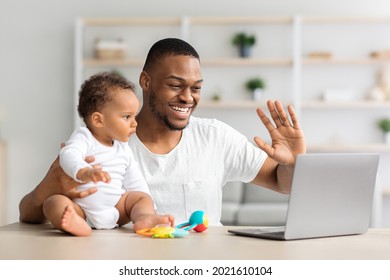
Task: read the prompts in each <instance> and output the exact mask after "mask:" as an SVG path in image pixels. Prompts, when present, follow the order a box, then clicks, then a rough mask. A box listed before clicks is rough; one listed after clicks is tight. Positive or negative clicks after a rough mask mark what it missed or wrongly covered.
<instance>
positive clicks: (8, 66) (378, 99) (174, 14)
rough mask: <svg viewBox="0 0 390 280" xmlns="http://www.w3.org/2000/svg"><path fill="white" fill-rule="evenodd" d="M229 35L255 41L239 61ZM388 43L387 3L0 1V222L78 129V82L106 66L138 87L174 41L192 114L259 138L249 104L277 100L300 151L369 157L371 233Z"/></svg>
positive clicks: (384, 168)
mask: <svg viewBox="0 0 390 280" xmlns="http://www.w3.org/2000/svg"><path fill="white" fill-rule="evenodd" d="M103 19H109V20H108V21H105V20H103ZM118 19H121V20H122V21H119V22H117V21H116V20H118ZM123 19H131V20H129V21H126V20H123ZM135 19H139V21H137V20H135ZM240 32H247V33H248V34H249V35H254V36H255V39H256V40H255V41H256V42H255V44H254V45H253V46H252V49H251V52H250V55H249V57H245V58H242V57H240V56H239V53H238V46H236V45H234V44H233V42H232V40H233V38H234V36H235V35H237V34H238V33H240ZM389 35H390V3H389V1H387V0H361V1H352V0H337V1H336V0H328V1H310V0H274V1H269V0H240V1H224V0H213V1H205V0H197V1H187V0H184V1H183V0H165V1H151V0H144V1H135V0H111V1H100V0H83V1H75V0H68V1H59V0H32V1H20V0H12V1H11V0H0V151H1V156H0V162H1V165H0V167H1V168H0V169H1V170H0V179H1V181H0V225H1V224H5V223H11V222H16V221H17V220H18V215H19V212H18V204H19V201H20V199H21V198H22V197H23V196H24V195H25V194H26V193H27V192H29V191H31V190H32V189H33V188H34V187H35V186H36V185H37V184H38V183H39V182H40V180H41V179H42V178H43V176H44V175H45V173H46V172H47V170H48V168H49V166H50V164H51V163H52V161H53V160H54V159H55V158H56V156H57V154H58V152H59V147H60V143H61V142H63V141H65V140H66V139H67V138H68V137H69V136H70V134H71V132H72V131H73V129H74V128H75V126H76V125H78V124H79V121H78V117H77V115H76V114H75V112H76V107H75V102H77V100H76V99H75V97H76V96H77V90H78V87H79V85H80V83H81V82H82V81H83V80H84V79H85V78H86V77H87V76H89V75H91V74H93V73H95V72H97V71H101V70H107V69H108V70H116V71H119V72H120V73H122V74H123V75H125V76H126V77H127V78H129V79H130V80H132V81H133V82H135V83H136V84H137V82H138V75H139V73H140V70H141V67H142V64H143V59H144V58H145V56H146V53H147V51H148V50H149V48H150V46H151V44H152V43H153V42H154V41H156V40H158V39H160V38H164V37H168V36H175V37H181V38H184V39H186V40H188V41H189V42H191V44H193V45H194V46H195V48H196V49H197V50H198V52H199V54H200V57H201V62H202V67H203V68H202V70H203V76H204V80H205V83H204V88H203V92H202V101H201V103H200V104H199V108H198V109H197V111H196V112H195V115H197V116H202V117H215V118H218V119H221V120H223V121H226V122H227V123H229V124H230V125H232V126H233V127H234V128H236V129H237V130H239V131H241V132H242V133H243V134H245V135H246V136H247V137H248V139H250V140H251V139H253V137H254V136H256V135H259V136H263V137H264V138H265V139H268V138H267V137H268V136H267V133H266V131H265V130H264V129H263V127H262V124H261V123H260V121H259V120H258V118H257V115H256V112H255V108H256V107H258V106H264V102H265V100H267V99H280V100H282V101H283V103H284V104H285V105H287V104H293V105H294V106H295V107H296V109H297V112H298V114H299V117H300V120H301V123H302V126H303V129H304V131H305V134H306V137H307V142H308V143H307V144H308V151H309V152H379V153H380V154H381V162H380V169H379V176H378V186H377V192H378V195H377V199H376V207H377V209H376V213H377V215H378V216H377V218H378V222H377V225H379V226H388V225H390V215H389V214H390V191H389V190H390V175H389V172H388V170H390V159H389V152H390V144H386V141H385V131H386V130H385V129H384V130H382V129H383V128H381V127H380V126H379V125H378V122H379V121H380V120H383V119H388V118H390V105H389V102H390V101H389V100H390V95H389V92H388V91H387V82H388V85H389V88H390V77H389V75H390V74H389V71H387V64H388V62H390V60H389V59H390V54H389V52H390V36H389ZM97 39H100V43H102V44H100V45H99V44H98V42H99V41H97ZM118 39H119V40H120V41H118ZM104 43H106V44H104ZM115 43H117V44H115ZM122 43H123V44H122ZM107 46H109V47H108V48H107ZM99 47H101V48H102V49H101V50H102V53H101V57H99V56H98V55H97V52H96V51H97V50H98V48H99ZM122 47H124V48H122ZM110 48H111V49H110ZM113 50H114V53H112V51H113ZM110 51H111V53H110ZM115 51H116V52H115ZM118 52H119V54H118ZM104 55H108V57H104ZM110 59H113V60H114V62H112V61H111V62H109V60H110ZM118 61H119V62H118ZM252 78H257V79H260V84H261V86H260V88H262V90H263V91H262V93H260V95H257V97H256V98H254V97H253V96H252V89H250V88H248V87H247V83H248V81H249V80H250V79H252ZM257 82H259V81H257ZM138 94H140V90H139V88H138ZM259 96H260V97H259ZM384 126H385V125H384ZM388 130H390V128H389V129H388Z"/></svg>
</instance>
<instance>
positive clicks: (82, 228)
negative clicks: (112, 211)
mask: <svg viewBox="0 0 390 280" xmlns="http://www.w3.org/2000/svg"><path fill="white" fill-rule="evenodd" d="M61 227H62V228H63V230H64V231H66V232H69V233H71V234H73V235H76V236H89V235H90V234H91V232H92V229H91V227H90V226H89V225H88V224H87V222H86V221H85V220H84V219H83V218H81V217H80V216H79V215H77V213H76V210H75V209H74V207H73V206H72V205H68V206H66V207H65V210H64V213H63V214H62V218H61Z"/></svg>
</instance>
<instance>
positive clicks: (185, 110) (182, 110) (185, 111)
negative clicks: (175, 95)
mask: <svg viewBox="0 0 390 280" xmlns="http://www.w3.org/2000/svg"><path fill="white" fill-rule="evenodd" d="M171 108H172V109H173V110H175V111H178V112H182V113H187V112H188V110H189V109H190V108H188V107H187V108H182V107H178V106H172V107H171Z"/></svg>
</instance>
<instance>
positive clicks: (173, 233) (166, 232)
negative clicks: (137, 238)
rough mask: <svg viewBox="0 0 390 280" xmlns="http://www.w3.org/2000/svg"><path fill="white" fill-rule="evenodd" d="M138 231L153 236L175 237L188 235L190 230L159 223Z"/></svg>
mask: <svg viewBox="0 0 390 280" xmlns="http://www.w3.org/2000/svg"><path fill="white" fill-rule="evenodd" d="M136 233H137V234H140V235H144V236H150V237H152V238H175V237H183V236H186V235H188V231H186V230H183V229H180V228H173V227H170V226H169V225H157V226H155V227H153V228H146V229H141V230H137V232H136Z"/></svg>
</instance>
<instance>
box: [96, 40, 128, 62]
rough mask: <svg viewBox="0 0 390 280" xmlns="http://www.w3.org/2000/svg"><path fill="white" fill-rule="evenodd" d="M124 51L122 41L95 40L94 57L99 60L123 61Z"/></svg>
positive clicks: (124, 44) (124, 45) (124, 46)
mask: <svg viewBox="0 0 390 280" xmlns="http://www.w3.org/2000/svg"><path fill="white" fill-rule="evenodd" d="M126 49H127V46H126V43H125V42H124V41H123V40H122V39H117V40H100V39H96V40H95V57H96V58H99V59H123V58H125V57H126Z"/></svg>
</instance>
